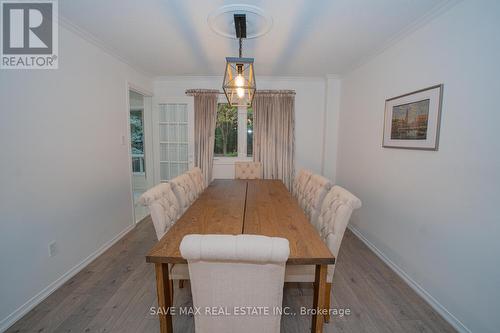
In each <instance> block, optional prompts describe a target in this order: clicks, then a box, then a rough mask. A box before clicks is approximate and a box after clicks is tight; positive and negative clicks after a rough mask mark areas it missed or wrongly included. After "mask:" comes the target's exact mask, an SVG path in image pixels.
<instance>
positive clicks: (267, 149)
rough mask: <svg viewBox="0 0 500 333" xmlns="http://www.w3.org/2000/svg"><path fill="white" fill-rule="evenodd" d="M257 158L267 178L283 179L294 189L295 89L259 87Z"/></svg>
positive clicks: (255, 126)
mask: <svg viewBox="0 0 500 333" xmlns="http://www.w3.org/2000/svg"><path fill="white" fill-rule="evenodd" d="M253 110H254V136H253V140H254V141H253V149H254V150H253V152H254V160H255V161H256V162H261V163H262V173H263V177H264V179H281V180H282V181H283V183H284V184H285V185H286V187H287V188H288V189H289V190H290V189H291V188H292V181H293V177H294V170H295V165H294V163H295V135H294V131H295V92H294V91H289V90H286V91H283V90H264V91H263V90H260V91H257V92H256V94H255V98H254V101H253Z"/></svg>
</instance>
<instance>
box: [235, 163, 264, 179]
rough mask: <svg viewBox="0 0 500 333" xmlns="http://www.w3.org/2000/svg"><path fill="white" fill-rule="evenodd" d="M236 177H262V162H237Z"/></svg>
mask: <svg viewBox="0 0 500 333" xmlns="http://www.w3.org/2000/svg"><path fill="white" fill-rule="evenodd" d="M234 178H235V179H260V178H262V163H260V162H235V163H234Z"/></svg>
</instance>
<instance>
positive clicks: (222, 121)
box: [214, 103, 238, 157]
mask: <svg viewBox="0 0 500 333" xmlns="http://www.w3.org/2000/svg"><path fill="white" fill-rule="evenodd" d="M214 155H215V156H227V157H235V156H238V108H236V107H230V106H229V104H226V103H219V105H218V106H217V122H216V125H215V148H214Z"/></svg>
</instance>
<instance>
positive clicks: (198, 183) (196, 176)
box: [187, 167, 205, 196]
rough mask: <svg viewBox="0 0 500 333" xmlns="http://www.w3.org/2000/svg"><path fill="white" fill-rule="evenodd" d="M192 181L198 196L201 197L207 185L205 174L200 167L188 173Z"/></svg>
mask: <svg viewBox="0 0 500 333" xmlns="http://www.w3.org/2000/svg"><path fill="white" fill-rule="evenodd" d="M187 174H188V175H189V177H191V180H192V181H193V183H194V185H195V188H196V193H197V194H196V195H197V196H199V195H200V194H201V192H203V190H205V183H204V181H203V174H202V173H201V169H200V168H198V167H194V168H192V169H189V171H188V172H187Z"/></svg>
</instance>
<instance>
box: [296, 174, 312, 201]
mask: <svg viewBox="0 0 500 333" xmlns="http://www.w3.org/2000/svg"><path fill="white" fill-rule="evenodd" d="M311 176H312V172H311V171H309V170H306V169H300V170H299V173H298V174H297V176H295V178H294V180H293V188H292V194H293V196H294V197H295V198H296V199H297V201H299V202H300V200H301V199H302V196H303V195H304V191H305V189H306V186H307V183H308V182H309V179H310V178H311Z"/></svg>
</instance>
